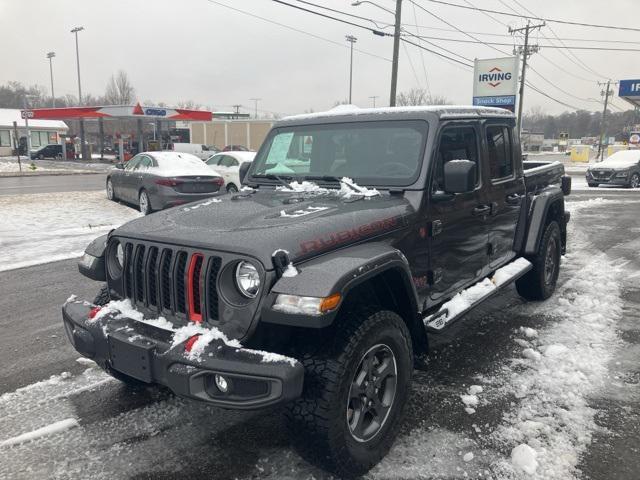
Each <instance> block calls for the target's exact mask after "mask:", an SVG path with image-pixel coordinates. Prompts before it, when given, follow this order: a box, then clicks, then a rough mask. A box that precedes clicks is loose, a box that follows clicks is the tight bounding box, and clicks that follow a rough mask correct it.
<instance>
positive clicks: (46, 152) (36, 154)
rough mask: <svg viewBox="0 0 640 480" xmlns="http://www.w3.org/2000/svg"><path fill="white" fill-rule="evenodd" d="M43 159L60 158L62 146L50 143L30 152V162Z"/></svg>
mask: <svg viewBox="0 0 640 480" xmlns="http://www.w3.org/2000/svg"><path fill="white" fill-rule="evenodd" d="M43 158H62V145H58V144H55V143H52V144H50V145H45V146H44V147H40V148H39V149H37V150H31V160H36V159H40V160H42V159H43Z"/></svg>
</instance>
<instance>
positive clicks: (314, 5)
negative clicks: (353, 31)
mask: <svg viewBox="0 0 640 480" xmlns="http://www.w3.org/2000/svg"><path fill="white" fill-rule="evenodd" d="M297 1H298V2H300V3H304V4H305V5H310V6H312V7H316V8H322V9H324V10H327V11H329V12H333V13H339V14H340V15H346V16H347V17H351V18H358V19H360V20H366V21H367V22H371V23H373V24H374V25H375V26H376V27H378V28H380V29H384V28H389V27H393V23H389V22H383V21H382V20H373V19H372V18H368V17H363V16H360V15H355V14H353V13H349V12H345V11H343V10H337V9H335V8H330V7H325V6H324V5H318V4H317V3H312V2H307V1H306V0H297ZM380 25H383V26H382V27H381V26H380Z"/></svg>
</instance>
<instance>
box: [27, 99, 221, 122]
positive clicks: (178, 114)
mask: <svg viewBox="0 0 640 480" xmlns="http://www.w3.org/2000/svg"><path fill="white" fill-rule="evenodd" d="M22 118H29V119H47V120H74V119H90V118H95V119H98V118H105V119H107V118H110V119H124V118H141V119H142V118H149V119H154V120H170V121H176V120H179V121H187V122H189V121H191V122H210V121H211V119H212V118H213V114H212V113H211V112H207V111H203V110H186V109H184V108H166V107H143V106H141V105H140V104H139V103H138V104H136V105H107V106H104V107H68V108H34V109H31V110H23V111H22Z"/></svg>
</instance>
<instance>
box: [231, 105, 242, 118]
mask: <svg viewBox="0 0 640 480" xmlns="http://www.w3.org/2000/svg"><path fill="white" fill-rule="evenodd" d="M241 106H242V105H233V108H235V109H236V119H237V118H239V117H240V107H241Z"/></svg>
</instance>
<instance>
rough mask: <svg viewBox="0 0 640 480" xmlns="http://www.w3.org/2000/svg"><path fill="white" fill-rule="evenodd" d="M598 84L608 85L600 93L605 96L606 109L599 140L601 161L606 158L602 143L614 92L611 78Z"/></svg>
mask: <svg viewBox="0 0 640 480" xmlns="http://www.w3.org/2000/svg"><path fill="white" fill-rule="evenodd" d="M617 84H618V82H615V83H614V85H617ZM598 85H599V86H601V87H603V86H605V85H606V89H605V90H602V91H601V92H600V95H601V96H603V97H604V110H603V111H602V121H601V122H600V141H599V142H598V156H597V157H596V158H597V159H598V161H599V162H601V161H602V160H603V159H604V148H602V147H603V145H602V143H603V140H604V136H605V135H606V132H607V131H606V127H607V125H606V122H607V107H608V106H609V95H612V94H613V90H611V80H607V83H601V82H598ZM607 143H609V142H607Z"/></svg>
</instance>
